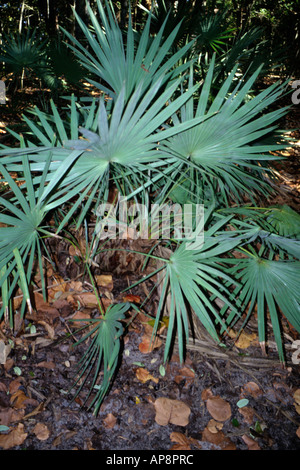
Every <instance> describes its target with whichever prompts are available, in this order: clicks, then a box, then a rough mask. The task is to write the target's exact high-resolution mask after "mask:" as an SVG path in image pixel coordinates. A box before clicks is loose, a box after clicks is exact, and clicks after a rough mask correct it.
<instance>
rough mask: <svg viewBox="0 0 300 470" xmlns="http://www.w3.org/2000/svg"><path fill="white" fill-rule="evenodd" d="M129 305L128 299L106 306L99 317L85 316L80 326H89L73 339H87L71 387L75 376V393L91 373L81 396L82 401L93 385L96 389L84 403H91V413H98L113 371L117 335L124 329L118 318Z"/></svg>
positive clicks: (114, 370)
mask: <svg viewBox="0 0 300 470" xmlns="http://www.w3.org/2000/svg"><path fill="white" fill-rule="evenodd" d="M129 307H130V304H129V303H126V304H115V305H112V306H109V307H108V309H107V311H106V312H105V314H104V315H103V316H102V317H101V318H93V319H90V320H89V322H88V325H87V326H85V327H84V328H86V327H89V331H88V332H87V333H86V334H85V335H84V336H83V337H82V338H81V339H80V340H79V341H78V342H77V343H76V346H78V345H79V344H80V343H82V342H86V341H87V340H89V341H90V344H89V345H88V348H87V350H86V352H85V353H84V355H83V356H82V358H81V360H80V363H79V368H78V371H77V376H78V378H77V379H76V381H75V383H74V385H73V387H74V386H76V385H77V383H78V382H79V380H80V379H82V380H81V385H80V387H79V388H78V390H77V391H76V394H75V397H76V396H77V395H78V394H79V393H80V391H81V390H82V388H83V386H84V384H85V383H86V381H87V379H88V378H89V376H90V374H92V373H93V374H94V377H93V381H92V384H91V385H90V391H89V393H88V394H87V396H86V398H85V403H86V402H87V400H88V399H89V397H90V396H91V394H92V393H93V392H95V389H98V390H97V391H96V392H95V394H94V397H93V398H92V400H91V402H90V403H89V405H88V407H89V408H92V407H94V414H97V413H98V411H99V407H100V405H101V403H102V401H103V398H104V396H105V395H106V393H107V391H108V389H109V387H110V386H111V384H112V380H113V378H114V375H115V372H116V368H117V365H118V361H119V353H120V348H121V336H122V334H123V331H124V328H123V325H122V320H123V319H124V318H125V315H124V314H125V313H126V311H127V310H128V309H129ZM85 323H86V322H85ZM102 368H103V376H102V383H101V384H100V385H99V384H98V383H97V381H98V378H99V375H100V372H101V370H102Z"/></svg>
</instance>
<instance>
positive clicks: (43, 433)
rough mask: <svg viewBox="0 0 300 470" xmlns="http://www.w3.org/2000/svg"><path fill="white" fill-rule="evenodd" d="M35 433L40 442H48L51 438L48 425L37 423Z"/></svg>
mask: <svg viewBox="0 0 300 470" xmlns="http://www.w3.org/2000/svg"><path fill="white" fill-rule="evenodd" d="M33 432H34V434H35V435H36V437H37V439H38V440H39V441H46V440H47V439H48V438H49V436H50V431H49V429H48V428H47V426H46V424H43V423H36V425H35V426H34V429H33Z"/></svg>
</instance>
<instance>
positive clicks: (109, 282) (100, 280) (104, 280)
mask: <svg viewBox="0 0 300 470" xmlns="http://www.w3.org/2000/svg"><path fill="white" fill-rule="evenodd" d="M95 279H96V283H97V285H98V286H99V287H105V288H106V289H108V290H113V288H114V283H113V279H112V275H111V274H99V275H96V276H95Z"/></svg>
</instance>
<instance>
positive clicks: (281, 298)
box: [229, 250, 300, 362]
mask: <svg viewBox="0 0 300 470" xmlns="http://www.w3.org/2000/svg"><path fill="white" fill-rule="evenodd" d="M243 253H244V254H246V255H247V257H244V258H242V259H239V260H234V261H232V263H233V264H234V266H233V267H232V268H231V269H230V270H229V274H230V275H231V276H233V277H234V278H236V279H237V280H238V281H239V282H240V283H241V285H242V286H241V287H240V288H237V289H236V291H235V292H234V294H235V295H236V296H238V298H239V300H240V302H242V304H243V305H244V309H245V308H247V309H248V310H247V317H246V319H245V323H246V322H247V320H248V318H249V316H250V315H251V313H252V312H253V309H254V307H257V323H258V334H259V341H260V343H261V345H262V348H264V347H265V341H266V315H267V313H268V314H269V315H270V320H271V323H272V327H273V332H274V336H275V341H276V345H277V349H278V354H279V358H280V360H281V361H282V362H284V360H285V358H284V351H283V346H282V338H281V328H280V321H279V309H280V311H281V313H283V314H284V316H285V317H286V318H287V320H288V321H289V322H290V323H291V324H292V325H293V326H294V327H295V328H296V330H297V331H298V332H300V292H299V283H300V262H299V261H290V260H288V261H287V260H279V261H278V260H276V261H275V260H269V259H264V258H263V257H261V256H259V255H258V254H256V253H254V252H250V251H248V250H243ZM236 319H237V317H236Z"/></svg>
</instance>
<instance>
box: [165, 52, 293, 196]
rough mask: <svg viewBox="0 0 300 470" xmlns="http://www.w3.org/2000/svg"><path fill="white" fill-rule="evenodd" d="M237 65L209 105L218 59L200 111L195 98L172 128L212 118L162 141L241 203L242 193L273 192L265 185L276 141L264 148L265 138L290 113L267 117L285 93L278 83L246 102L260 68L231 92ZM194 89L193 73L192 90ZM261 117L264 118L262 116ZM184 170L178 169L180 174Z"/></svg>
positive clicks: (204, 91)
mask: <svg viewBox="0 0 300 470" xmlns="http://www.w3.org/2000/svg"><path fill="white" fill-rule="evenodd" d="M236 68H237V66H236V67H235V68H234V69H233V71H232V72H231V74H230V75H229V76H228V78H227V79H226V80H225V82H224V83H223V85H222V87H221V89H220V90H219V92H218V93H217V95H216V97H215V98H214V99H213V100H212V102H211V101H210V96H211V95H210V90H211V84H212V79H213V70H214V59H213V60H212V62H211V64H210V67H209V71H208V73H207V76H206V79H205V81H204V84H203V87H202V90H201V93H200V96H199V100H198V103H197V107H196V111H194V98H193V97H192V98H191V99H190V100H189V101H187V103H186V104H185V105H184V106H183V107H182V109H181V114H180V116H179V117H178V116H177V115H174V116H173V121H174V124H175V125H177V124H179V122H181V123H183V122H184V121H185V120H186V119H189V120H190V119H192V118H193V117H199V116H200V115H201V116H203V115H205V113H206V112H209V113H210V114H211V115H212V114H213V113H216V114H215V115H214V116H213V117H212V118H211V119H209V120H207V121H205V122H203V123H201V124H199V125H198V126H194V127H193V128H191V129H189V130H188V131H186V132H182V133H180V134H178V135H176V136H174V137H172V138H171V139H168V140H167V141H164V142H162V144H161V145H162V148H165V150H166V152H168V153H170V154H171V155H173V156H176V157H177V158H178V159H181V160H182V161H185V162H186V165H185V167H186V168H188V167H193V168H196V167H198V171H199V172H200V174H201V177H202V179H203V180H206V182H207V184H213V182H214V181H217V188H214V189H215V191H219V192H220V193H221V194H225V195H227V196H231V197H234V198H237V199H239V198H240V195H241V194H242V193H247V194H248V196H249V195H251V193H252V192H253V193H255V192H265V193H266V194H268V193H269V192H270V185H269V184H268V183H267V181H264V179H265V178H264V175H265V174H266V173H267V172H269V173H270V169H269V168H268V163H267V161H268V160H269V161H270V160H272V159H273V158H275V159H276V157H273V155H271V154H270V153H269V152H270V151H272V150H274V149H275V148H276V147H277V146H279V147H280V148H284V147H285V146H286V145H282V146H281V145H279V144H278V143H277V142H275V141H273V144H272V143H268V144H266V145H265V144H264V142H263V139H264V138H265V136H267V135H271V134H272V132H273V131H274V130H275V128H276V126H274V123H276V121H278V120H279V119H280V117H281V116H283V115H284V114H285V113H286V112H287V109H284V108H283V109H278V110H276V111H272V112H268V113H266V111H265V110H266V108H267V107H268V106H270V105H271V104H272V103H274V100H276V99H278V97H279V96H280V95H281V94H282V92H283V89H284V85H283V84H279V83H277V84H274V85H272V86H270V87H268V88H267V89H266V90H264V91H262V92H261V93H259V94H258V95H257V96H255V97H254V98H253V99H252V100H250V101H247V100H246V95H247V93H248V92H249V90H250V89H251V87H252V85H253V83H254V82H255V80H256V78H257V76H258V74H259V72H260V69H258V70H257V71H256V72H255V73H254V74H253V75H252V76H251V77H250V78H249V79H248V80H247V81H246V82H245V83H242V82H240V83H239V84H238V85H237V86H236V88H235V89H232V85H233V80H234V76H235V71H236ZM191 85H192V75H191V77H190V86H191ZM262 113H263V114H262ZM183 168H184V167H183V166H182V167H181V168H180V172H181V174H182V171H183Z"/></svg>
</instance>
